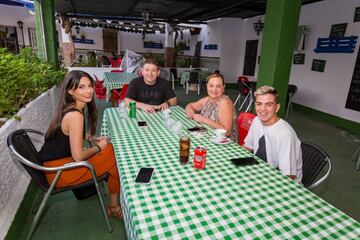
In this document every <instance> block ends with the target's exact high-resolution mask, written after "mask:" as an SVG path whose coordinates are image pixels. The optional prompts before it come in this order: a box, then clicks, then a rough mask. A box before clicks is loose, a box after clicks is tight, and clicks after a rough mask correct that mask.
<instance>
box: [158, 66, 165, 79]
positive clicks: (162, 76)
mask: <svg viewBox="0 0 360 240" xmlns="http://www.w3.org/2000/svg"><path fill="white" fill-rule="evenodd" d="M159 69H160V73H159V77H160V78H163V79H165V80H166V78H167V71H166V70H165V69H163V68H159Z"/></svg>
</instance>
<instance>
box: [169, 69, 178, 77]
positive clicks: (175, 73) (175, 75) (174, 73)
mask: <svg viewBox="0 0 360 240" xmlns="http://www.w3.org/2000/svg"><path fill="white" fill-rule="evenodd" d="M170 72H171V73H172V74H173V76H174V78H175V79H177V69H176V68H170Z"/></svg>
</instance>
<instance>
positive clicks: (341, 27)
mask: <svg viewBox="0 0 360 240" xmlns="http://www.w3.org/2000/svg"><path fill="white" fill-rule="evenodd" d="M346 27H347V23H339V24H333V25H332V26H331V31H330V35H329V37H344V36H345V32H346Z"/></svg>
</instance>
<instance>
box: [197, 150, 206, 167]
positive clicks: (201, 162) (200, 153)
mask: <svg viewBox="0 0 360 240" xmlns="http://www.w3.org/2000/svg"><path fill="white" fill-rule="evenodd" d="M205 165H206V148H205V147H204V146H197V147H196V148H195V150H194V168H197V169H204V168H205Z"/></svg>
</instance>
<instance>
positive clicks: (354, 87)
mask: <svg viewBox="0 0 360 240" xmlns="http://www.w3.org/2000/svg"><path fill="white" fill-rule="evenodd" d="M345 108H348V109H352V110H356V111H360V48H359V51H358V55H357V58H356V62H355V66H354V72H353V75H352V78H351V83H350V88H349V93H348V96H347V99H346V104H345Z"/></svg>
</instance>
